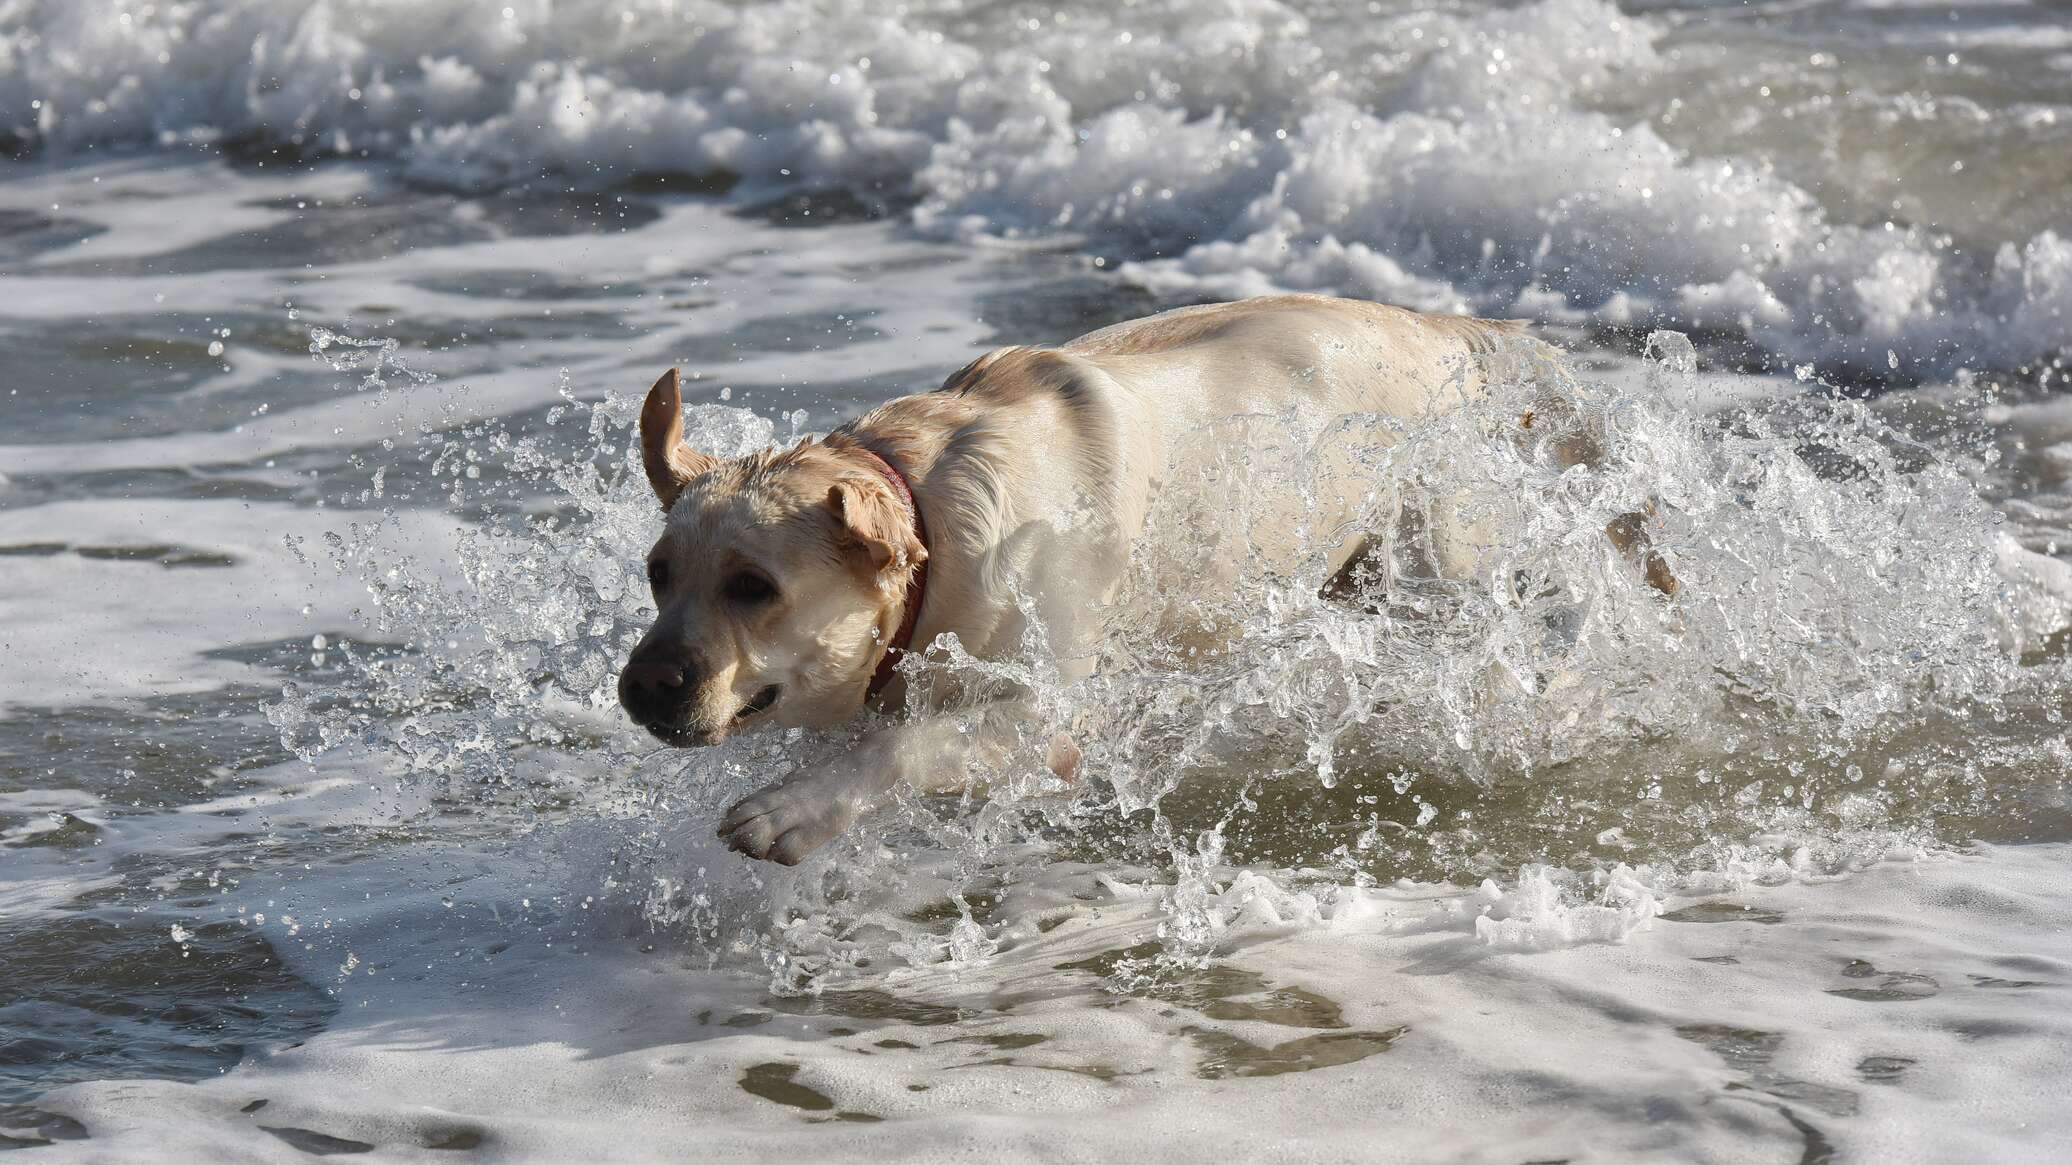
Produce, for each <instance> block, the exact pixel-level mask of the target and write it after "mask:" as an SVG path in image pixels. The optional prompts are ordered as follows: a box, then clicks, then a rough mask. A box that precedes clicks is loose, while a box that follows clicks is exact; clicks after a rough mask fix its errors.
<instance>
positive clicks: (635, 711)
mask: <svg viewBox="0 0 2072 1165" xmlns="http://www.w3.org/2000/svg"><path fill="white" fill-rule="evenodd" d="M690 681H691V671H690V668H689V667H688V666H687V665H686V664H684V663H681V662H674V661H670V660H660V659H634V660H630V661H628V662H627V664H626V667H625V670H623V671H621V672H620V673H619V703H621V704H623V705H624V706H625V708H626V712H627V714H628V715H630V716H632V717H633V719H634V721H635V722H636V723H638V724H640V725H642V726H644V727H646V726H655V725H666V724H669V723H672V722H673V721H675V720H676V719H677V718H678V716H680V715H681V714H682V712H683V710H684V708H685V707H686V706H687V705H688V704H689V702H690V694H691V682H690Z"/></svg>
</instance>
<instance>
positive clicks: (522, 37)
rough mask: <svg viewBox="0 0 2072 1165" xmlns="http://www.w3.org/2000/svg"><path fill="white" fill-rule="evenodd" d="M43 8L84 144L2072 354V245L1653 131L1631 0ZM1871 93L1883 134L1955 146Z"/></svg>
mask: <svg viewBox="0 0 2072 1165" xmlns="http://www.w3.org/2000/svg"><path fill="white" fill-rule="evenodd" d="M12 7H13V10H14V11H15V12H16V13H17V14H18V15H17V18H16V19H13V20H10V21H6V22H0V27H10V26H11V31H7V32H0V111H9V112H10V113H11V114H12V119H13V125H12V133H13V135H14V136H15V137H16V138H17V139H19V140H20V141H22V142H24V143H27V144H30V145H33V146H38V147H41V148H43V149H45V150H47V151H49V152H51V153H53V154H65V153H76V152H78V151H81V150H84V149H88V148H92V147H95V146H99V145H104V144H108V143H137V142H160V143H178V142H223V141H240V142H243V141H251V142H256V143H258V144H259V145H260V146H280V147H286V148H287V149H288V150H289V151H290V152H332V153H338V154H344V155H348V156H359V155H364V154H373V155H381V156H391V157H396V158H399V159H401V160H402V162H403V163H404V165H405V166H406V167H407V169H408V171H409V172H410V173H411V174H412V175H413V176H415V177H417V178H418V179H420V180H423V181H428V182H436V183H443V184H449V185H453V186H457V187H462V188H479V187H483V186H493V185H498V184H503V183H509V182H514V181H522V180H525V179H528V178H531V177H533V176H535V175H538V174H540V173H542V172H544V171H554V172H558V173H563V174H567V175H569V176H570V177H572V178H573V179H575V180H576V181H579V182H595V181H605V182H611V181H616V180H622V179H625V178H628V177H631V176H632V175H634V174H636V173H639V172H644V171H647V172H652V171H669V172H689V173H692V174H697V175H705V176H726V177H728V178H739V179H741V180H742V182H743V185H742V186H741V187H740V189H739V190H737V197H740V198H742V199H746V200H754V199H757V198H761V197H764V196H767V195H769V194H771V193H774V192H776V191H779V190H784V189H789V188H796V187H801V186H811V187H834V188H839V189H842V190H845V191H848V192H850V193H852V194H854V195H856V196H858V197H859V198H861V199H862V200H863V201H864V202H865V203H866V204H872V205H878V206H892V207H899V206H904V205H907V204H909V203H912V204H914V209H913V211H912V215H913V221H914V222H915V224H916V225H917V226H918V227H919V228H920V229H922V230H923V231H924V232H927V233H931V234H936V235H941V236H945V237H957V238H988V239H1032V240H1039V241H1060V240H1064V241H1076V242H1077V243H1079V244H1080V245H1082V246H1083V247H1085V248H1087V249H1089V250H1091V251H1093V252H1094V253H1096V254H1098V255H1100V256H1102V257H1103V258H1104V259H1105V258H1107V257H1109V256H1116V257H1120V258H1122V259H1125V260H1130V262H1128V263H1126V264H1125V265H1124V266H1123V267H1122V272H1123V274H1124V276H1125V277H1126V278H1129V279H1131V280H1134V281H1136V282H1139V283H1141V284H1143V285H1145V286H1147V287H1150V288H1153V289H1155V290H1157V291H1159V292H1161V293H1163V294H1168V295H1180V296H1203V295H1217V296H1224V295H1230V294H1236V293H1251V292H1256V291H1260V290H1265V289H1268V288H1273V287H1280V288H1301V289H1328V290H1334V291H1342V292H1348V293H1354V294H1362V295H1369V296H1378V297H1382V298H1388V299H1394V300H1398V301H1402V302H1407V303H1411V304H1414V305H1418V306H1428V307H1440V308H1447V309H1471V310H1475V311H1479V312H1483V313H1496V314H1526V315H1531V316H1535V317H1540V318H1555V319H1561V318H1568V319H1595V320H1600V321H1604V322H1611V323H1621V324H1625V323H1654V324H1668V325H1674V326H1679V327H1685V328H1703V329H1712V330H1718V331H1721V332H1726V333H1733V334H1740V335H1745V336H1746V337H1748V338H1749V339H1752V340H1753V341H1755V342H1756V343H1757V344H1758V345H1760V346H1761V347H1762V348H1764V349H1766V350H1768V351H1769V352H1770V353H1771V354H1772V355H1773V356H1774V357H1775V358H1777V359H1779V360H1793V361H1798V360H1818V361H1822V362H1824V363H1828V364H1831V365H1835V366H1840V367H1847V368H1853V369H1856V370H1859V371H1864V372H1871V373H1875V374H1878V375H1885V374H1889V373H1890V372H1891V371H1893V370H1894V369H1895V368H1898V369H1903V370H1904V371H1905V373H1906V374H1907V375H1932V374H1936V373H1940V372H1946V371H1948V370H1950V369H1952V368H1956V367H1964V366H1971V367H1995V368H2005V367H2013V366H2018V365H2027V364H2033V363H2036V362H2039V361H2048V360H2049V359H2051V358H2053V357H2054V356H2056V355H2057V354H2059V353H2060V352H2061V351H2062V349H2063V348H2064V346H2065V344H2066V337H2067V335H2068V334H2072V239H2067V238H2066V237H2065V236H2064V235H2063V234H2062V233H2061V232H2060V231H2057V230H2053V229H2042V230H2038V231H2035V232H2033V233H2029V234H2021V235H2010V234H2006V233H2005V232H2002V233H1999V234H1995V233H1994V226H1993V224H1992V223H1991V221H1990V220H1982V221H1980V222H1977V223H1973V224H1971V225H1970V226H1969V227H1967V229H1966V230H1965V231H1964V232H1963V233H1965V234H1966V236H1967V241H1966V243H1965V244H1963V245H1959V244H1957V243H1953V241H1952V235H1951V232H1950V230H1949V229H1948V228H1947V227H1946V225H1944V224H1941V223H1939V222H1938V221H1936V220H1937V218H1938V216H1940V217H1944V218H1949V217H1953V216H1954V217H1961V216H1962V214H1963V213H1965V212H1964V211H1963V210H1962V207H1963V206H1964V205H1966V199H1965V196H1964V194H1963V191H1962V188H1961V187H1956V188H1953V190H1952V192H1951V193H1950V195H1949V196H1948V197H1946V198H1944V199H1943V202H1945V203H1948V204H1949V208H1948V209H1947V210H1944V211H1924V212H1921V214H1920V215H1917V216H1916V219H1918V220H1919V221H1907V220H1900V221H1895V222H1886V221H1880V220H1879V219H1866V218H1865V217H1864V212H1863V211H1862V210H1861V209H1860V208H1852V209H1850V210H1849V211H1848V213H1847V214H1846V215H1845V214H1840V213H1838V212H1837V211H1836V210H1835V209H1833V208H1830V207H1827V206H1825V205H1823V203H1822V202H1821V197H1822V195H1821V193H1820V192H1821V189H1822V187H1823V186H1825V185H1827V184H1828V183H1827V182H1825V181H1824V180H1820V179H1818V178H1815V179H1807V178H1804V177H1801V178H1792V177H1787V176H1786V174H1785V173H1784V172H1783V171H1781V170H1780V168H1779V167H1778V166H1777V165H1776V164H1775V161H1774V159H1772V158H1770V157H1768V156H1765V155H1761V154H1757V155H1749V154H1748V153H1747V152H1746V150H1747V148H1748V146H1749V144H1751V143H1750V139H1749V136H1748V135H1747V134H1746V133H1739V131H1737V133H1738V135H1739V136H1737V138H1736V141H1737V144H1739V146H1740V148H1730V149H1726V150H1722V151H1717V152H1715V151H1713V150H1709V149H1708V148H1707V147H1706V146H1705V145H1704V143H1702V142H1699V143H1692V142H1687V141H1683V140H1681V139H1677V140H1676V141H1675V142H1672V140H1671V137H1669V136H1665V134H1667V133H1668V128H1667V127H1669V126H1671V124H1672V123H1673V122H1674V120H1675V117H1676V113H1677V110H1678V109H1679V108H1680V102H1678V103H1670V102H1669V100H1668V98H1667V97H1666V96H1665V98H1664V109H1658V110H1656V111H1655V112H1654V114H1653V117H1654V120H1649V119H1648V118H1647V117H1644V116H1642V115H1640V114H1637V113H1634V112H1631V111H1630V110H1629V109H1628V108H1627V107H1626V106H1625V105H1622V98H1623V97H1624V96H1625V95H1626V94H1628V93H1629V92H1630V91H1632V90H1634V89H1636V88H1647V87H1649V86H1654V87H1656V89H1658V90H1660V91H1662V92H1664V93H1665V94H1674V93H1675V92H1677V88H1676V79H1677V78H1678V77H1680V76H1682V75H1683V73H1682V71H1683V70H1686V69H1690V68H1693V67H1694V66H1693V65H1692V64H1691V63H1690V61H1689V60H1687V59H1686V58H1687V57H1695V54H1691V53H1689V52H1687V51H1686V50H1684V49H1681V48H1680V49H1677V50H1675V51H1671V52H1666V53H1665V52H1664V51H1663V50H1662V49H1661V48H1660V45H1661V43H1662V41H1663V40H1664V38H1665V37H1668V36H1670V35H1671V34H1672V33H1673V31H1674V27H1675V26H1674V25H1673V24H1671V23H1670V22H1668V21H1667V20H1665V19H1662V18H1659V17H1654V16H1647V15H1640V16H1634V15H1626V14H1623V13H1621V12H1620V11H1619V10H1618V9H1617V8H1615V7H1614V6H1613V5H1611V4H1609V3H1607V2H1606V0H1540V2H1538V3H1534V4H1529V5H1526V6H1524V7H1521V8H1517V9H1504V10H1491V11H1480V10H1474V9H1469V10H1464V11H1461V12H1458V13H1431V12H1422V11H1411V12H1390V13H1379V12H1377V13H1373V14H1368V13H1354V12H1352V11H1351V10H1347V11H1345V12H1339V11H1337V10H1336V9H1334V8H1332V7H1330V6H1320V7H1318V8H1316V9H1314V10H1310V9H1305V8H1302V7H1300V6H1296V7H1290V6H1285V5H1282V4H1279V3H1275V2H1273V0H1232V2H1230V3H1227V4H1223V5H1220V6H1218V7H1216V8H1214V9H1210V10H1203V9H1201V8H1200V7H1199V6H1197V5H1191V4H1166V3H1159V4H1140V5H1133V6H1124V7H1122V8H1120V9H1109V8H1075V9H1068V10H1060V11H1057V12H1053V13H1050V14H1048V16H1033V17H1029V18H1027V19H1025V20H1022V21H1018V22H1015V23H1014V24H1013V25H1012V27H1011V28H1010V27H1007V26H1006V25H1004V24H1000V23H998V22H994V21H990V20H987V19H979V18H976V17H967V16H966V15H965V14H963V13H961V12H959V11H958V10H957V9H955V8H947V9H943V10H935V9H927V10H921V9H912V10H910V9H902V10H900V12H899V14H897V15H891V14H879V13H872V12H869V11H867V10H864V9H858V8H854V7H853V6H848V5H820V4H813V3H807V2H804V0H781V2H777V3H767V4H758V5H750V6H739V5H722V4H717V3H705V2H700V0H637V2H636V0H610V2H606V0H580V2H563V3H555V4H548V3H545V2H544V0H525V2H522V3H514V4H512V5H510V6H509V7H508V8H505V9H502V10H499V9H498V8H496V7H495V6H489V7H484V6H481V5H476V4H469V3H460V2H458V0H440V2H433V3H425V4H417V5H411V6H408V7H407V8H398V7H395V6H393V5H390V4H384V3H374V2H372V0H324V2H317V0H288V2H276V0H266V2H264V3H261V2H259V0H203V2H198V3H189V4H178V5H156V6H137V7H132V6H130V5H128V4H127V3H125V2H124V0H81V2H79V3H71V4H62V5H59V4H42V5H38V4H31V3H29V2H28V0H14V3H13V6H12ZM2025 27H2027V26H2025ZM1894 35H1895V36H1896V37H1900V38H1901V39H1902V40H1903V39H1904V38H1905V37H1906V36H1907V35H1909V34H1908V33H1906V32H1905V31H1904V30H1901V31H1899V32H1895V33H1894ZM1874 80H1875V81H1876V82H1877V83H1878V84H1882V83H1884V79H1883V78H1882V76H1880V77H1877V78H1874ZM1896 80H1897V79H1895V81H1896ZM1764 92H1765V93H1766V94H1767V92H1768V90H1767V89H1765V90H1764ZM1866 92H1869V93H1871V94H1872V96H1871V97H1870V98H1868V100H1872V101H1874V102H1876V101H1883V102H1885V103H1886V104H1885V105H1875V106H1874V108H1873V113H1874V114H1875V115H1876V116H1880V117H1886V116H1890V117H1895V118H1899V119H1900V120H1905V119H1906V117H1909V116H1913V117H1916V119H1917V120H1919V119H1922V118H1928V119H1932V118H1933V117H1934V116H1935V115H1934V114H1933V112H1932V110H1933V108H1934V106H1933V103H1932V99H1914V98H1909V97H1905V96H1900V95H1895V96H1892V97H1889V98H1887V97H1879V96H1877V95H1876V86H1875V85H1872V86H1871V87H1870V88H1869V89H1867V90H1866ZM1965 100H1967V99H1961V98H1952V99H1951V100H1950V104H1951V105H1952V107H1955V106H1958V105H1963V104H1964V102H1965ZM1909 101H1912V102H1913V104H1912V105H1909V104H1908V102H1909ZM1924 101H1925V102H1928V103H1927V104H1923V102H1924ZM1830 104H1831V103H1830ZM1886 106H1890V108H1889V109H1888V108H1887V107H1886ZM1969 107H1970V108H1977V106H1976V103H1975V102H1973V103H1971V105H1970V106H1969ZM1903 108H1904V109H1916V110H1920V109H1927V110H1931V112H1928V113H1919V114H1918V115H1915V114H1904V113H1903V112H1901V113H1895V112H1893V111H1894V110H1902V109H1903ZM2036 108H2038V109H2041V110H2042V112H2043V113H2044V114H2049V115H2051V117H2053V118H2055V117H2056V116H2057V115H2056V114H2055V113H2054V112H2053V107H2050V106H2047V105H2042V106H2036ZM1831 115H1832V111H1831V109H1830V108H1829V106H1828V105H1822V104H1821V103H1820V102H1819V101H1818V100H1814V101H1810V102H1802V103H1800V104H1798V105H1793V106H1788V107H1783V108H1781V109H1779V110H1778V111H1776V112H1774V113H1769V114H1764V113H1760V112H1754V111H1752V112H1751V114H1750V115H1749V116H1751V117H1757V118H1761V117H1770V118H1774V119H1775V124H1776V125H1777V126H1778V127H1779V128H1778V131H1777V141H1778V142H1779V143H1788V142H1789V141H1790V140H1791V134H1790V131H1791V125H1792V122H1793V120H1794V119H1799V120H1807V119H1815V118H1821V117H1828V116H1831ZM1994 116H1999V115H1994ZM2004 116H2006V117H2008V118H2015V122H2010V123H2009V124H2010V125H2016V122H2019V118H2017V117H2016V115H2015V114H2013V113H2009V114H2006V115H2004ZM2032 120H2033V119H2032ZM2022 124H2026V123H2022ZM2053 124H2055V121H2051V120H2046V121H2044V122H2038V123H2036V125H2035V126H2033V127H2032V130H2033V132H2035V133H2037V134H2041V135H2042V136H2041V137H2038V138H2037V139H2036V143H2035V145H2034V146H2033V147H2025V146H2024V145H2023V142H2024V141H2025V139H2024V138H2023V137H2022V136H2021V135H2022V133H2024V132H2030V131H2022V130H2020V129H2019V127H2018V126H2016V128H2015V129H2012V130H2010V133H2011V134H2012V136H2011V137H2010V138H2009V140H2008V142H2007V144H2006V147H2005V148H2006V149H2007V150H2008V151H2009V156H2010V161H2009V162H2008V164H2009V165H2017V164H2019V156H2020V154H2021V152H2022V151H2023V150H2024V149H2025V148H2035V149H2048V148H2050V147H2049V146H2048V145H2047V144H2046V143H2047V142H2049V141H2052V140H2055V139H2053V138H2051V137H2050V136H2049V135H2050V133H2051V131H2050V128H2049V127H2050V125H2053ZM1776 148H1777V149H1783V148H1785V145H1784V144H1778V145H1777V146H1776ZM1805 164H1806V165H1817V164H1825V165H1828V166H1830V167H1835V166H1840V167H1851V166H1854V165H1855V164H1856V163H1855V162H1854V161H1853V160H1851V159H1846V158H1845V159H1840V160H1836V161H1829V162H1826V163H1820V162H1819V160H1818V158H1817V157H1816V158H1814V159H1812V160H1810V161H1808V162H1806V163H1805ZM1832 184H1833V185H1835V186H1836V187H1837V188H1838V189H1839V188H1848V189H1855V188H1856V186H1857V185H1858V179H1857V177H1856V176H1855V175H1853V174H1851V173H1837V174H1835V175H1834V176H1833V183H1832ZM1972 201H1974V202H1975V201H1976V200H1975V199H1973V200H1972Z"/></svg>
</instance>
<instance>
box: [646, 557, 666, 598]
mask: <svg viewBox="0 0 2072 1165" xmlns="http://www.w3.org/2000/svg"><path fill="white" fill-rule="evenodd" d="M647 574H648V586H650V587H653V588H654V590H655V592H656V593H657V594H659V593H661V590H662V588H663V587H666V586H668V585H669V564H668V563H666V562H663V561H662V560H661V559H659V558H657V559H654V560H652V561H650V562H649V563H648V564H647Z"/></svg>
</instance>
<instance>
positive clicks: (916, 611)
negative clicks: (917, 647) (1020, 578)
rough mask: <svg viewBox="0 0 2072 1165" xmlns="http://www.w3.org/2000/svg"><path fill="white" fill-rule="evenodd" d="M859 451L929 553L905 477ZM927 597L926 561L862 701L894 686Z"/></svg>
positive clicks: (911, 580) (910, 581) (910, 583)
mask: <svg viewBox="0 0 2072 1165" xmlns="http://www.w3.org/2000/svg"><path fill="white" fill-rule="evenodd" d="M856 448H857V449H858V450H859V451H860V452H862V454H863V455H864V456H865V457H868V458H870V459H871V463H872V465H874V466H875V467H876V468H877V471H878V472H879V473H880V474H882V475H883V476H884V478H885V480H886V481H888V482H890V483H891V484H892V492H893V493H896V494H898V495H899V499H900V500H901V501H903V502H905V503H906V506H907V510H908V512H909V513H911V514H913V515H914V537H916V538H918V539H919V540H920V542H921V549H922V550H924V551H925V550H927V549H928V523H927V521H926V520H924V519H923V518H922V517H921V503H920V502H918V501H915V500H914V491H913V487H912V486H910V485H908V484H907V479H906V475H905V474H903V473H901V472H900V471H899V470H898V468H897V467H895V466H894V465H893V464H892V463H891V462H890V461H887V460H885V459H884V458H883V457H880V456H879V455H878V454H876V453H874V452H872V451H871V450H869V449H866V448H864V447H863V446H862V445H858V446H856ZM930 557H933V556H932V555H931V556H930ZM927 593H928V559H927V558H923V559H922V560H921V565H919V566H917V567H915V568H914V569H913V572H912V573H911V574H909V575H907V589H906V609H905V610H904V611H902V612H901V613H900V617H899V630H898V631H896V632H894V633H893V635H892V642H891V643H890V644H888V645H887V646H886V648H885V654H884V655H882V656H879V657H878V670H876V671H875V672H872V673H871V683H870V687H868V688H866V689H864V693H863V698H864V699H865V700H866V701H869V700H875V699H877V698H878V693H880V692H882V691H884V690H885V685H887V684H889V683H891V682H892V671H893V669H894V668H895V667H897V666H898V665H899V657H900V656H902V655H905V654H906V653H907V652H908V651H909V650H911V649H912V647H913V643H914V626H915V624H917V623H919V622H920V621H921V599H922V597H923V596H925V595H926V594H927Z"/></svg>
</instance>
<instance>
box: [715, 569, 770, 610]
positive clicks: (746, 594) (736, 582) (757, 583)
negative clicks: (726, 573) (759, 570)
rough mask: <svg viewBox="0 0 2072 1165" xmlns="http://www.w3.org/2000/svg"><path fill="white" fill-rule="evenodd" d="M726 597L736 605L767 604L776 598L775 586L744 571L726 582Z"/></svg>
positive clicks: (767, 580) (760, 576) (760, 577)
mask: <svg viewBox="0 0 2072 1165" xmlns="http://www.w3.org/2000/svg"><path fill="white" fill-rule="evenodd" d="M726 595H727V598H729V599H732V600H733V601H734V602H737V603H746V604H751V605H753V604H759V603H767V602H769V601H770V600H771V599H774V598H776V597H777V584H775V583H773V582H771V581H770V580H769V579H766V578H764V577H763V576H762V575H759V574H755V573H753V572H750V571H745V570H744V571H742V572H741V573H740V574H737V575H735V576H734V577H732V578H730V579H728V580H727V585H726Z"/></svg>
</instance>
